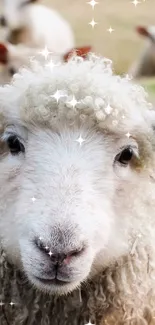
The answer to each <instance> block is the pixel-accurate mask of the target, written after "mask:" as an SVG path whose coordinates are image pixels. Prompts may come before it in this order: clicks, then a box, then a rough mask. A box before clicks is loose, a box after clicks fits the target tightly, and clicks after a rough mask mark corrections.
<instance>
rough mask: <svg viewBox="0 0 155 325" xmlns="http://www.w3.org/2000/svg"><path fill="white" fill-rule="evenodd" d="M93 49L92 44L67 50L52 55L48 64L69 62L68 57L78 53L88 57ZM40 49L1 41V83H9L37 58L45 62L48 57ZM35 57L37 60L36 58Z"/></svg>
mask: <svg viewBox="0 0 155 325" xmlns="http://www.w3.org/2000/svg"><path fill="white" fill-rule="evenodd" d="M90 51H91V47H90V46H83V47H77V48H74V49H73V50H71V51H69V52H67V53H66V54H65V55H64V56H63V57H60V56H55V55H52V54H51V55H50V59H49V60H48V61H47V62H46V64H47V66H49V67H50V66H51V68H52V67H53V64H59V62H67V61H68V59H69V58H70V57H71V56H72V55H73V54H74V53H76V55H77V56H81V57H84V58H86V57H87V55H88V53H89V52H90ZM42 52H44V51H41V49H40V51H39V49H36V48H31V47H27V46H24V45H23V44H18V45H13V44H11V43H8V42H3V43H0V84H1V85H3V84H6V83H9V82H10V81H11V80H12V77H13V76H14V74H15V73H17V72H18V70H20V69H21V68H22V67H31V66H33V62H35V60H36V58H37V60H39V61H40V63H41V62H42V63H45V61H46V58H44V56H43V55H42ZM34 59H35V60H34Z"/></svg>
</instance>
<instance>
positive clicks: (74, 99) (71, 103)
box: [67, 96, 78, 108]
mask: <svg viewBox="0 0 155 325" xmlns="http://www.w3.org/2000/svg"><path fill="white" fill-rule="evenodd" d="M77 103H78V101H77V100H76V98H75V96H73V98H72V100H70V102H67V104H70V105H71V106H72V107H73V108H75V106H76V104H77Z"/></svg>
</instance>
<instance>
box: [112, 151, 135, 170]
mask: <svg viewBox="0 0 155 325" xmlns="http://www.w3.org/2000/svg"><path fill="white" fill-rule="evenodd" d="M132 157H133V149H132V148H131V147H130V146H129V147H127V148H125V149H124V150H123V151H122V152H121V153H120V154H119V155H117V156H116V158H115V160H116V161H118V162H119V163H120V164H122V165H124V166H126V165H127V164H128V163H129V162H130V160H131V159H132Z"/></svg>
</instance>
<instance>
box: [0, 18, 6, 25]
mask: <svg viewBox="0 0 155 325" xmlns="http://www.w3.org/2000/svg"><path fill="white" fill-rule="evenodd" d="M0 25H1V26H2V27H6V26H7V23H6V19H5V17H4V16H1V17H0Z"/></svg>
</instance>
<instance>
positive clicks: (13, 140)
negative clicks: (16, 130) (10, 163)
mask: <svg viewBox="0 0 155 325" xmlns="http://www.w3.org/2000/svg"><path fill="white" fill-rule="evenodd" d="M7 144H8V147H9V149H10V152H11V154H12V155H18V154H19V153H20V152H25V148H24V146H23V144H22V143H21V142H20V141H19V140H18V138H17V137H16V136H15V135H12V136H10V137H9V138H8V140H7Z"/></svg>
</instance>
